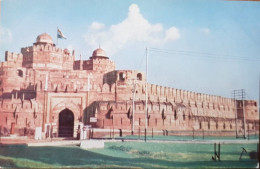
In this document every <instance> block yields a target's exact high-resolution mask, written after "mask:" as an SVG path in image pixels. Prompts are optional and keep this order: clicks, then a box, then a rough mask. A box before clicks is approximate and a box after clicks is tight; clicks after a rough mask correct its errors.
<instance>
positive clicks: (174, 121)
mask: <svg viewBox="0 0 260 169" xmlns="http://www.w3.org/2000/svg"><path fill="white" fill-rule="evenodd" d="M115 68H116V66H115V63H114V62H113V61H111V60H110V59H109V57H108V56H107V55H106V53H105V51H104V50H102V49H101V48H98V49H96V50H94V51H93V53H92V56H91V57H90V58H89V60H81V59H80V60H75V53H74V51H73V52H72V53H70V52H69V50H67V49H64V50H63V49H60V48H58V47H56V45H55V44H54V43H53V40H52V38H51V36H50V35H48V34H46V33H44V34H41V35H39V36H38V37H37V39H36V42H35V43H34V44H33V45H32V46H29V47H25V48H22V49H21V53H19V54H15V53H12V52H8V51H7V52H6V53H5V61H4V62H1V70H0V89H1V90H0V127H1V135H10V134H17V135H24V134H28V131H30V132H32V133H34V132H35V129H36V128H41V130H40V131H41V132H42V136H43V138H45V137H48V136H47V135H46V133H48V132H49V126H50V125H52V127H53V129H52V132H53V134H54V136H56V137H76V136H77V133H78V130H79V128H80V127H79V126H80V125H91V126H92V128H94V129H95V131H97V132H96V133H97V135H98V134H99V135H102V134H103V135H106V134H109V131H110V130H111V128H113V130H116V131H119V130H120V131H123V133H130V132H131V131H132V130H133V127H134V133H136V132H137V130H138V129H142V130H143V129H144V128H145V120H146V115H145V84H146V79H145V78H146V77H145V74H144V73H143V72H140V71H136V70H116V69H115ZM134 86H135V89H136V90H135V97H134V107H133V104H132V102H133V96H134V94H133V91H134ZM147 92H148V114H147V130H151V129H152V130H153V131H155V132H156V131H162V130H168V131H178V132H179V133H180V134H181V133H182V132H183V133H185V131H191V130H196V131H200V130H203V131H207V132H212V133H213V135H214V134H216V133H218V135H226V133H228V134H230V135H234V134H240V135H241V133H243V132H244V131H257V132H258V130H259V112H258V105H257V102H256V101H254V100H245V101H244V102H243V101H242V100H234V99H230V98H224V97H221V96H214V95H208V94H202V93H196V92H191V91H186V90H181V89H175V88H169V87H164V86H158V85H154V84H148V86H147ZM243 103H244V104H243ZM133 109H134V120H132V119H133ZM243 110H245V112H243ZM244 122H245V124H244ZM132 124H134V125H132ZM25 129H26V131H27V132H25ZM30 132H29V133H30Z"/></svg>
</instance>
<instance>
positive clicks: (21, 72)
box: [17, 69, 23, 77]
mask: <svg viewBox="0 0 260 169" xmlns="http://www.w3.org/2000/svg"><path fill="white" fill-rule="evenodd" d="M17 74H18V76H20V77H23V71H22V70H20V69H18V70H17Z"/></svg>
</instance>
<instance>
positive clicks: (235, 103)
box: [232, 91, 238, 138]
mask: <svg viewBox="0 0 260 169" xmlns="http://www.w3.org/2000/svg"><path fill="white" fill-rule="evenodd" d="M232 94H233V99H234V106H235V125H236V138H237V137H238V135H237V102H236V95H235V91H234V92H233V93H232Z"/></svg>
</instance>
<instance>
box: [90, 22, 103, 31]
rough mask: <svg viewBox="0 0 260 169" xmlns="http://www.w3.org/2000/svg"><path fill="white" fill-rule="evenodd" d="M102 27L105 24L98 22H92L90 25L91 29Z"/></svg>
mask: <svg viewBox="0 0 260 169" xmlns="http://www.w3.org/2000/svg"><path fill="white" fill-rule="evenodd" d="M104 27H105V25H104V24H103V23H99V22H93V23H92V24H91V25H90V29H91V30H100V29H103V28H104Z"/></svg>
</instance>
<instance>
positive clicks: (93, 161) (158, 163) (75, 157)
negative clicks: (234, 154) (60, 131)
mask: <svg viewBox="0 0 260 169" xmlns="http://www.w3.org/2000/svg"><path fill="white" fill-rule="evenodd" d="M0 155H2V156H6V157H12V158H20V159H25V160H32V161H37V162H42V163H47V164H52V165H55V166H57V167H61V166H82V167H84V166H85V167H93V166H95V167H102V168H103V167H115V166H118V167H142V168H153V167H154V168H162V167H188V168H190V167H192V168H196V167H199V168H201V167H234V168H241V167H250V168H251V167H254V166H255V165H256V161H255V160H243V161H221V162H215V161H211V159H209V161H196V162H194V161H193V162H191V161H190V162H189V161H186V162H179V161H174V159H173V160H172V161H167V160H162V159H152V158H144V157H140V158H136V157H135V158H121V157H112V156H108V155H103V154H100V153H97V152H91V151H87V150H82V149H80V148H78V147H27V146H25V145H8V146H1V147H0ZM4 162H5V163H4V164H3V165H2V164H1V166H2V167H19V166H16V164H13V163H12V161H6V160H5V161H4ZM0 163H1V161H0ZM32 167H33V166H32Z"/></svg>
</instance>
